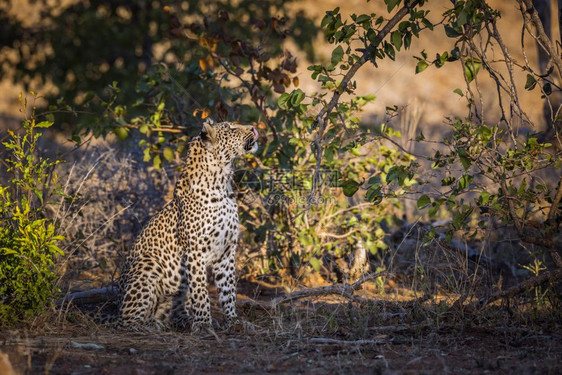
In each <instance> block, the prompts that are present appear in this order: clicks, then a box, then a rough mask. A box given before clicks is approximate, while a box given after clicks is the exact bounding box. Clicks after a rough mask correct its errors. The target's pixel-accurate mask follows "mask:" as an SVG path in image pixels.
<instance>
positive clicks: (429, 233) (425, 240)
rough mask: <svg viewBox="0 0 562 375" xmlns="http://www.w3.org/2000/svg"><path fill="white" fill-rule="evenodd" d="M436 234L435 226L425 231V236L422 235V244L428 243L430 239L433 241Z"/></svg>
mask: <svg viewBox="0 0 562 375" xmlns="http://www.w3.org/2000/svg"><path fill="white" fill-rule="evenodd" d="M436 236H437V232H436V231H435V228H431V229H430V230H429V231H427V233H426V234H425V236H423V240H422V246H427V245H429V243H430V242H431V241H433V239H434V238H435V237H436Z"/></svg>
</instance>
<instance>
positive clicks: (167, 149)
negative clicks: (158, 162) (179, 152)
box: [162, 146, 176, 161]
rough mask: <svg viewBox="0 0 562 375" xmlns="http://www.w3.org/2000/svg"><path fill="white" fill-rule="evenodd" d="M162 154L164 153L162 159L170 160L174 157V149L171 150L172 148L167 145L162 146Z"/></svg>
mask: <svg viewBox="0 0 562 375" xmlns="http://www.w3.org/2000/svg"><path fill="white" fill-rule="evenodd" d="M162 155H164V159H166V160H167V161H172V160H174V159H175V157H176V155H175V152H174V150H172V148H171V147H169V146H166V147H164V150H162Z"/></svg>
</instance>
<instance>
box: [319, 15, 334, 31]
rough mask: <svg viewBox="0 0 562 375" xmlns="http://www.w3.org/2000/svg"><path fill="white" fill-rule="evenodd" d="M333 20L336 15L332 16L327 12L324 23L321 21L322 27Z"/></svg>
mask: <svg viewBox="0 0 562 375" xmlns="http://www.w3.org/2000/svg"><path fill="white" fill-rule="evenodd" d="M333 20H334V16H332V15H331V14H326V15H325V16H324V18H322V23H320V27H322V28H324V27H326V26H327V25H328V24H329V23H331V22H332V21H333Z"/></svg>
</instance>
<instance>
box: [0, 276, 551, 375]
mask: <svg viewBox="0 0 562 375" xmlns="http://www.w3.org/2000/svg"><path fill="white" fill-rule="evenodd" d="M374 289H375V288H374V285H373V284H366V285H365V286H364V289H363V290H362V291H360V292H359V294H360V295H361V296H362V297H363V298H367V297H369V298H368V299H363V300H362V302H354V303H351V302H349V300H346V299H341V298H339V297H332V298H321V299H315V300H306V301H302V300H301V301H294V302H292V304H286V305H281V306H278V307H277V308H276V309H271V308H268V307H264V306H263V305H262V304H260V301H261V302H267V301H269V300H271V299H272V298H273V297H274V296H275V295H276V294H277V293H278V290H276V289H274V288H268V287H264V286H263V285H261V286H260V285H259V284H255V283H249V282H241V284H240V286H239V292H240V294H239V312H240V315H241V316H242V317H243V319H244V320H245V321H247V322H249V323H251V324H252V325H253V328H251V327H250V328H248V327H235V328H234V329H231V330H230V331H217V333H216V336H215V335H212V334H210V333H207V334H204V335H199V336H197V335H192V334H191V333H189V332H173V331H147V332H123V331H117V330H113V329H111V328H107V327H104V326H101V325H98V324H95V323H94V322H93V321H92V320H91V319H90V318H89V317H87V316H84V315H83V314H82V313H81V312H80V311H76V310H64V311H56V312H54V313H53V315H52V316H51V319H47V320H44V319H41V320H38V321H36V322H34V323H33V324H32V327H33V328H29V329H27V330H24V329H18V330H13V331H9V330H4V331H0V350H1V351H2V352H4V353H6V354H8V356H9V361H10V362H11V364H12V365H13V367H14V368H15V370H16V373H21V374H36V373H51V374H191V373H265V372H270V373H307V374H339V373H344V374H364V373H365V374H366V373H369V374H373V373H374V374H394V373H397V374H409V373H416V374H417V373H428V374H432V373H453V374H473V373H478V374H480V373H496V374H499V373H507V374H535V373H536V374H557V373H561V372H562V365H561V363H562V329H561V327H560V320H559V318H560V316H559V315H560V314H559V313H554V314H553V312H552V311H550V312H544V311H543V312H541V311H538V310H536V309H535V310H533V309H528V310H527V311H523V310H522V309H517V308H515V309H514V308H509V306H507V305H504V306H499V305H498V306H491V307H489V308H488V309H486V310H484V311H481V312H479V313H477V314H476V313H468V312H462V311H455V310H451V309H450V308H449V306H450V304H448V303H447V302H445V301H444V300H443V298H433V299H431V300H429V301H426V302H424V303H417V302H416V301H415V300H412V299H411V298H409V299H410V301H407V299H408V297H407V295H408V292H407V291H404V290H397V289H394V290H390V289H387V290H386V291H385V292H384V293H382V294H377V295H374V293H373V292H372V290H374ZM397 291H398V293H397ZM213 294H214V293H213ZM398 295H399V296H401V297H398V298H397V296H398ZM439 300H441V301H439ZM213 310H214V311H213V314H214V316H217V317H218V316H220V313H219V312H218V309H217V307H216V306H214V307H213ZM556 315H558V316H556ZM0 369H1V368H0ZM0 372H1V371H0Z"/></svg>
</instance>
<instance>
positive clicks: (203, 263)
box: [118, 122, 258, 330]
mask: <svg viewBox="0 0 562 375" xmlns="http://www.w3.org/2000/svg"><path fill="white" fill-rule="evenodd" d="M257 138H258V133H257V131H256V129H255V128H254V127H252V126H248V125H237V124H233V123H229V122H223V123H218V124H211V123H206V124H205V125H204V127H203V131H202V133H201V136H200V137H197V138H194V139H193V141H192V142H191V143H190V145H189V147H188V155H187V159H186V162H185V166H184V167H183V170H182V173H181V175H180V177H179V179H178V181H177V183H176V186H175V189H174V196H173V199H172V200H171V201H170V202H169V203H168V204H167V205H166V206H165V207H164V208H163V209H162V210H161V211H160V212H159V213H158V214H156V215H155V216H154V217H153V218H152V219H151V220H150V222H149V223H148V224H147V225H146V227H145V228H144V229H143V230H142V232H141V233H140V235H139V236H138V238H137V240H136V242H135V244H134V246H133V248H132V250H131V253H130V255H129V257H128V259H127V261H126V264H125V266H124V268H123V271H122V275H121V277H120V279H119V282H118V288H119V291H120V307H119V325H120V326H122V327H145V326H153V325H161V324H162V323H164V324H166V323H171V324H174V325H179V326H182V327H183V326H188V325H191V326H192V328H193V329H195V330H199V329H201V328H205V327H207V328H210V327H211V325H212V320H211V310H210V303H209V293H208V290H207V267H210V268H211V270H212V273H213V277H214V280H215V284H216V286H217V289H218V292H219V301H220V303H221V306H222V308H223V312H224V315H225V319H226V322H227V325H229V324H231V323H232V322H233V321H234V320H235V319H236V316H237V315H236V308H235V303H236V290H235V288H236V285H235V264H234V255H235V252H236V245H237V242H238V232H239V223H238V205H237V203H236V200H235V198H234V193H233V190H232V185H231V179H232V173H233V171H232V161H233V160H234V159H235V158H236V157H238V156H241V155H244V154H247V153H250V152H255V151H256V150H257V147H258V146H257Z"/></svg>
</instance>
